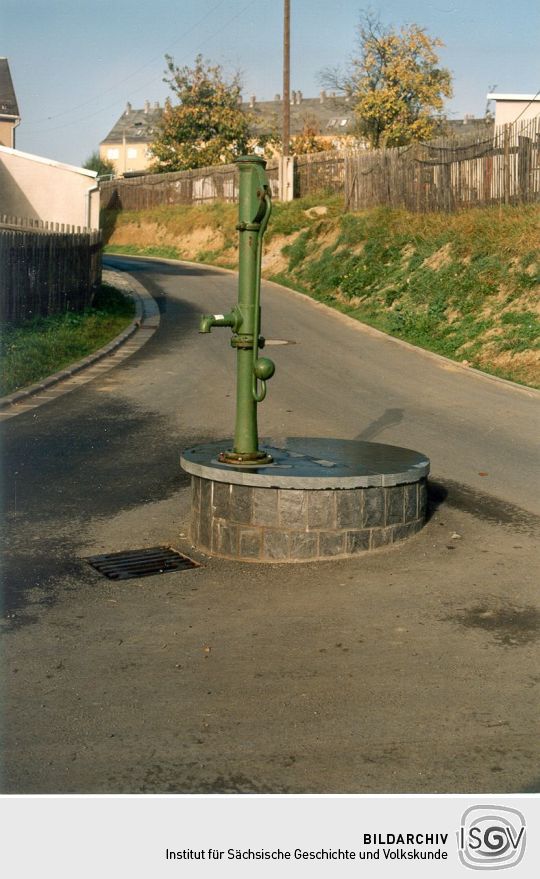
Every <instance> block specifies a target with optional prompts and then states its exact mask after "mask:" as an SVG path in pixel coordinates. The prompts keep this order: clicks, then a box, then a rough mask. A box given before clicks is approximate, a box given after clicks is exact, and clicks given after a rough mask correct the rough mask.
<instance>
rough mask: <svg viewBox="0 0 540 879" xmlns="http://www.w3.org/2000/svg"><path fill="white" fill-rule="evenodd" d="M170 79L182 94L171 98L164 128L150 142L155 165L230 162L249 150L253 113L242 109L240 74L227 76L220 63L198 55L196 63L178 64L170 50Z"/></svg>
mask: <svg viewBox="0 0 540 879" xmlns="http://www.w3.org/2000/svg"><path fill="white" fill-rule="evenodd" d="M165 59H166V61H167V69H168V72H169V76H168V77H165V79H164V82H166V83H168V84H169V86H170V88H171V89H172V91H173V92H174V94H175V95H176V97H177V99H178V104H175V105H173V104H172V103H171V101H170V100H168V101H167V102H166V105H165V110H164V114H163V121H162V123H161V126H160V130H159V133H158V135H157V137H156V139H155V141H154V142H153V144H152V145H151V147H150V149H151V152H152V154H153V157H154V159H153V163H152V170H153V171H157V172H163V171H183V170H186V169H189V168H202V167H204V166H206V165H216V164H219V163H220V162H231V161H234V159H235V158H236V157H237V156H239V155H242V153H245V152H246V147H247V140H248V137H249V117H248V116H247V115H246V114H245V113H244V112H243V110H242V108H241V106H240V103H241V86H240V80H239V77H238V75H235V76H234V77H233V78H232V79H231V80H229V81H227V80H226V79H224V76H223V71H222V68H221V67H220V66H219V65H216V66H211V65H209V64H208V63H207V62H205V61H204V60H203V57H202V55H197V57H196V59H195V66H194V67H192V68H190V67H177V66H176V65H175V63H174V61H173V59H172V58H171V56H170V55H166V56H165Z"/></svg>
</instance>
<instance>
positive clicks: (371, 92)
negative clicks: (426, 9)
mask: <svg viewBox="0 0 540 879" xmlns="http://www.w3.org/2000/svg"><path fill="white" fill-rule="evenodd" d="M358 37H359V40H358V43H359V53H358V55H357V56H356V57H354V58H353V59H352V65H351V69H350V71H349V72H348V74H346V75H345V77H342V76H341V75H340V73H339V71H335V70H334V71H332V70H331V71H326V72H325V73H323V80H324V82H326V83H329V84H331V85H333V86H337V87H338V88H340V89H341V90H342V91H344V92H345V94H346V95H348V96H349V97H350V99H351V103H352V106H353V107H354V111H355V115H356V117H357V131H358V134H360V135H361V136H363V137H365V138H366V140H367V141H368V143H369V144H370V146H372V147H380V146H400V145H402V144H407V143H411V142H412V141H419V140H426V139H429V138H430V137H432V136H433V135H434V134H435V133H436V132H437V130H438V129H440V126H441V122H443V121H444V116H443V113H442V110H443V104H444V98H450V97H451V96H452V78H451V74H450V71H449V70H446V69H445V68H443V67H439V66H438V65H439V58H438V55H437V52H436V49H438V48H440V47H441V46H443V45H444V43H443V42H442V41H441V40H440V39H438V38H437V37H430V36H429V35H428V34H427V33H426V31H425V29H424V28H422V27H420V26H419V25H417V24H410V25H406V26H404V27H401V28H400V29H399V31H397V30H396V29H395V28H394V27H385V26H384V25H382V24H381V22H380V21H379V19H378V18H376V17H374V16H373V15H372V14H371V13H369V12H366V13H364V14H363V16H362V18H361V22H360V25H359V28H358Z"/></svg>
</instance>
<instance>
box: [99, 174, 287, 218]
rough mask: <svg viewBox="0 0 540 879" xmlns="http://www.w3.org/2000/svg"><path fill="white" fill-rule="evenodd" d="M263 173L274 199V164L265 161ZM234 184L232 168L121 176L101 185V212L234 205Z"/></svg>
mask: <svg viewBox="0 0 540 879" xmlns="http://www.w3.org/2000/svg"><path fill="white" fill-rule="evenodd" d="M266 173H267V175H268V178H269V181H270V186H271V188H272V194H273V195H274V196H275V195H277V191H278V184H279V181H278V164H277V162H269V163H268V165H267V167H266ZM238 183H239V181H238V168H237V167H236V165H215V166H212V167H210V168H196V169H194V170H192V171H174V172H171V173H168V174H145V175H143V176H141V177H124V178H119V179H117V180H108V181H105V182H103V183H101V185H100V193H101V207H102V208H103V209H105V210H124V211H139V210H144V209H145V208H153V207H158V206H160V205H180V204H187V205H191V204H207V203H210V202H213V201H225V202H237V201H238Z"/></svg>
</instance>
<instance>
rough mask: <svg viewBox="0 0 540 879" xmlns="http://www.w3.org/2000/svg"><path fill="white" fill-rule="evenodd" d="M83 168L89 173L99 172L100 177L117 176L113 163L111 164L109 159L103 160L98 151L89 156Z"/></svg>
mask: <svg viewBox="0 0 540 879" xmlns="http://www.w3.org/2000/svg"><path fill="white" fill-rule="evenodd" d="M83 168H86V169H87V170H88V171H97V173H98V177H104V176H105V175H106V174H116V171H115V167H114V164H113V162H110V161H109V160H108V159H102V158H101V156H100V155H99V153H98V151H97V150H96V151H95V152H93V153H91V154H90V155H89V156H88V158H87V160H86V161H85V163H84V165H83Z"/></svg>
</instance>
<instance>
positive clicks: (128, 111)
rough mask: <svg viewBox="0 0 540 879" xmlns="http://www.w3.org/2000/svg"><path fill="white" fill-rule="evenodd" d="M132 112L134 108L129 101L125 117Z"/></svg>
mask: <svg viewBox="0 0 540 879" xmlns="http://www.w3.org/2000/svg"><path fill="white" fill-rule="evenodd" d="M132 110H133V107H132V106H131V104H130V103H129V101H128V102H127V104H126V109H125V111H124V112H125V115H126V116H129V114H130V113H131V111H132Z"/></svg>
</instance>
